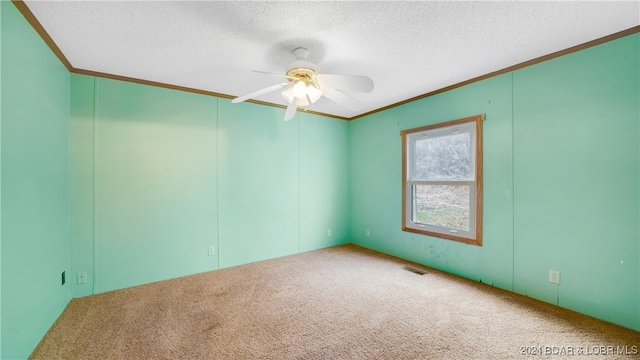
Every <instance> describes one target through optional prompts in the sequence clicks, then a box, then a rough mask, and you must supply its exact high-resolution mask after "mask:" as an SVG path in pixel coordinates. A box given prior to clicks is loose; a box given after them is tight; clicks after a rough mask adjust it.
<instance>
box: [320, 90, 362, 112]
mask: <svg viewBox="0 0 640 360" xmlns="http://www.w3.org/2000/svg"><path fill="white" fill-rule="evenodd" d="M322 96H326V97H327V98H328V99H329V100H332V101H334V102H335V103H337V104H338V105H342V106H344V107H346V108H348V109H350V110H354V111H356V110H359V109H360V108H361V107H362V103H360V101H358V100H356V99H354V98H352V97H351V96H349V95H347V94H345V93H343V92H341V91H339V90H336V89H323V90H322Z"/></svg>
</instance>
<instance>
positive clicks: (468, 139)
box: [400, 115, 484, 245]
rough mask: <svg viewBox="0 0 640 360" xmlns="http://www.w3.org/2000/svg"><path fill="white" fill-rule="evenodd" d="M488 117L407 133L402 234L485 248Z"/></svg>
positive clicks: (443, 124)
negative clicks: (484, 140) (484, 164)
mask: <svg viewBox="0 0 640 360" xmlns="http://www.w3.org/2000/svg"><path fill="white" fill-rule="evenodd" d="M483 120H484V115H477V116H472V117H468V118H464V119H459V120H453V121H449V122H446V123H441V124H435V125H429V126H424V127H420V128H416V129H410V130H404V131H402V132H401V133H400V134H401V135H402V146H403V149H402V178H403V183H402V192H403V197H402V213H403V214H402V218H403V225H402V230H403V231H409V232H414V233H419V234H425V235H430V236H436V237H440V238H444V239H449V240H455V241H461V242H465V243H468V244H474V245H482V121H483Z"/></svg>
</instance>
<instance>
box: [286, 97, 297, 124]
mask: <svg viewBox="0 0 640 360" xmlns="http://www.w3.org/2000/svg"><path fill="white" fill-rule="evenodd" d="M297 108H298V98H295V97H294V98H293V101H291V103H289V106H287V111H286V112H285V113H284V121H289V120H291V119H293V117H294V116H295V115H296V109H297Z"/></svg>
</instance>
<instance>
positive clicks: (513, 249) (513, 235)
mask: <svg viewBox="0 0 640 360" xmlns="http://www.w3.org/2000/svg"><path fill="white" fill-rule="evenodd" d="M514 76H515V71H512V72H511V291H515V286H516V151H515V146H516V145H515V144H516V142H515V123H516V121H515V110H514V109H515V106H514V101H515V95H514V93H515V87H514Z"/></svg>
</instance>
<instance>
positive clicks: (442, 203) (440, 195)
mask: <svg viewBox="0 0 640 360" xmlns="http://www.w3.org/2000/svg"><path fill="white" fill-rule="evenodd" d="M413 191H414V194H413V198H414V208H413V216H412V217H413V222H415V223H419V224H425V225H432V226H440V227H445V228H452V229H459V230H464V231H469V191H470V188H469V186H468V185H414V186H413Z"/></svg>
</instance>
